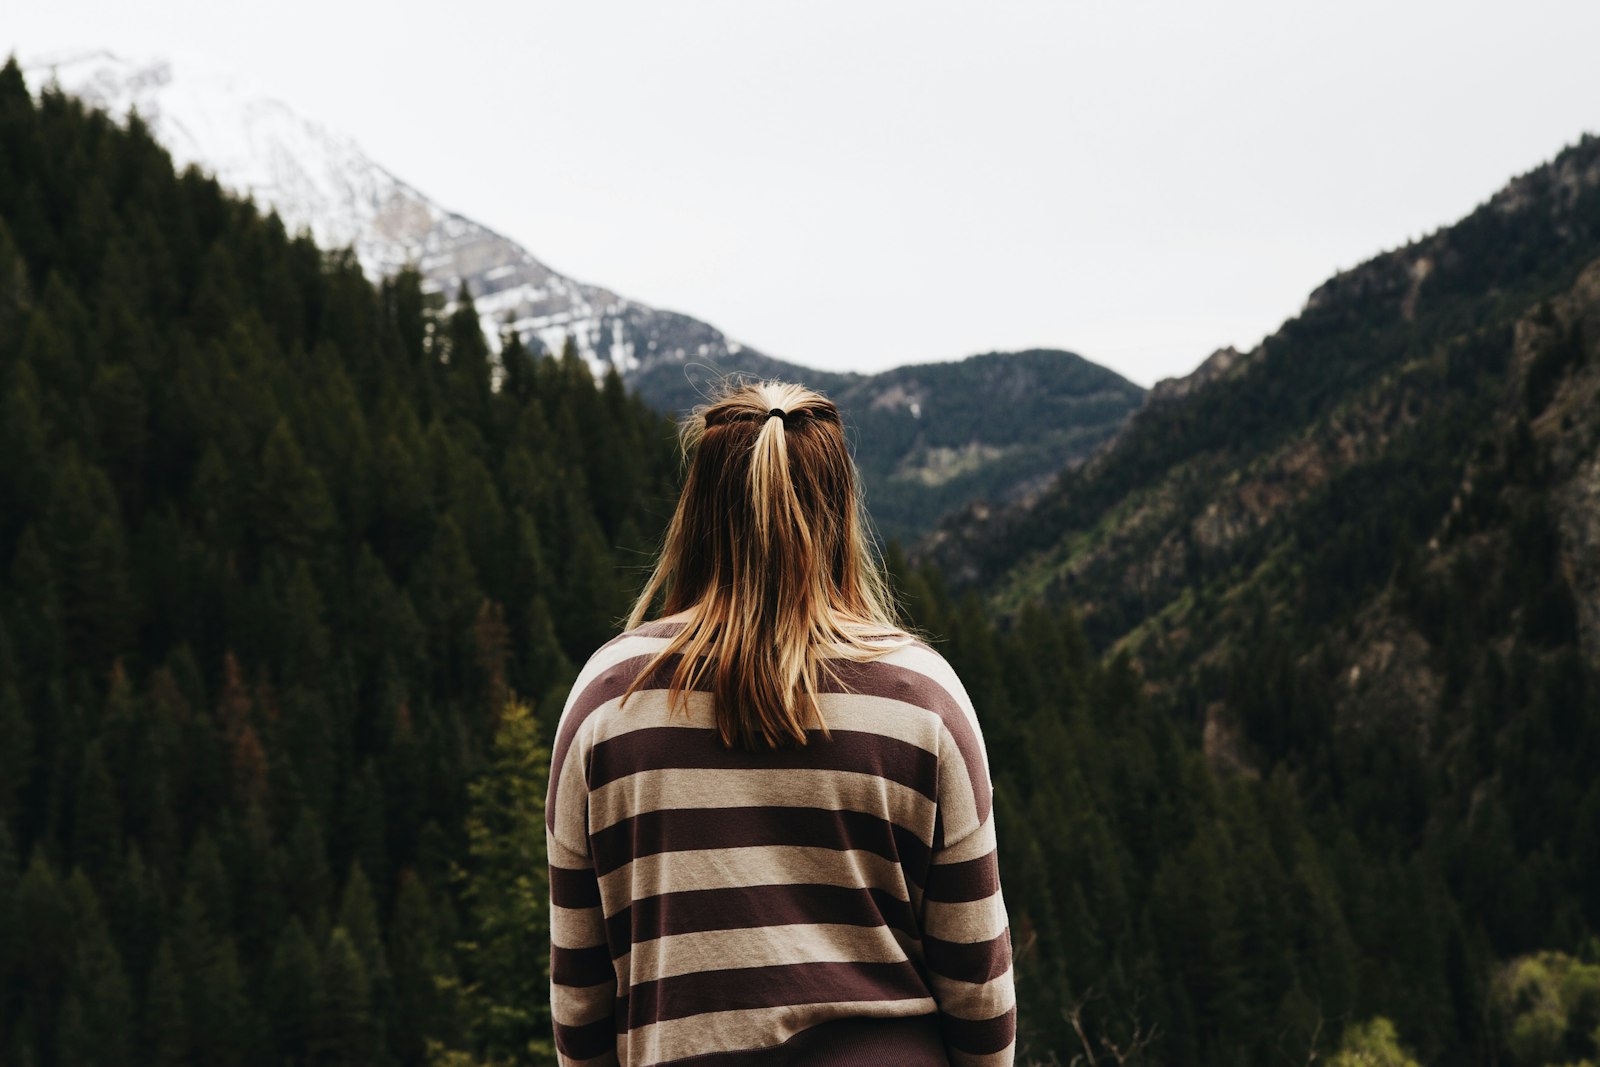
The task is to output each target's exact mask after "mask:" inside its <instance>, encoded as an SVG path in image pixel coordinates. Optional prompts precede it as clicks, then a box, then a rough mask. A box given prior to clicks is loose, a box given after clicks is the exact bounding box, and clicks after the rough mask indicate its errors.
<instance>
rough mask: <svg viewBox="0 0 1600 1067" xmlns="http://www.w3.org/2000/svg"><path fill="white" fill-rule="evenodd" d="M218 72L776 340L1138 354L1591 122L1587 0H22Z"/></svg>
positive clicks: (1482, 185) (881, 348)
mask: <svg viewBox="0 0 1600 1067" xmlns="http://www.w3.org/2000/svg"><path fill="white" fill-rule="evenodd" d="M6 6H7V8H8V10H7V12H6V15H5V18H4V20H3V21H0V49H3V50H4V51H7V52H9V51H12V50H15V51H17V52H18V53H19V54H21V55H23V56H24V57H26V56H27V55H29V54H31V53H35V52H39V51H44V50H50V49H55V48H61V47H73V46H103V47H106V48H109V49H111V50H113V51H119V52H124V53H127V54H129V55H130V56H132V57H134V58H143V57H146V56H153V55H166V56H168V57H170V58H172V59H174V60H175V61H178V62H184V61H190V62H195V63H199V64H203V66H204V67H205V68H207V69H210V70H224V71H233V72H236V73H237V74H239V75H240V76H242V77H243V78H244V79H246V80H247V81H249V82H250V83H253V84H255V85H256V86H258V87H260V88H262V89H263V90H265V91H266V92H267V93H269V94H270V95H274V96H277V97H279V98H280V99H282V100H284V101H285V102H287V103H289V104H290V105H291V106H293V107H294V108H295V109H296V110H298V111H300V112H302V113H303V114H305V115H306V116H307V117H309V118H313V119H317V120H319V121H322V122H324V123H325V124H327V125H329V126H332V127H335V128H338V129H341V130H343V131H345V132H348V133H349V134H351V135H353V136H354V137H355V139H356V140H357V141H358V142H359V143H360V144H361V145H362V147H363V148H364V149H365V150H366V151H367V153H368V154H369V155H370V156H371V157H372V158H374V159H375V160H377V161H378V162H379V163H381V164H383V165H385V166H386V167H388V168H389V169H390V170H391V171H393V172H394V173H395V174H396V175H398V176H399V177H400V178H402V179H403V180H405V181H407V182H409V183H411V184H412V185H414V186H416V187H417V188H419V189H420V190H422V191H423V192H424V193H425V194H427V195H429V196H430V197H432V198H433V199H435V200H436V201H438V202H439V203H440V204H442V205H443V206H445V207H447V208H450V209H452V210H455V211H459V212H461V213H462V214H465V215H468V216H470V217H472V218H474V219H477V220H478V221H480V222H483V223H484V224H486V225H488V226H490V227H492V228H494V229H497V230H499V231H501V232H503V233H505V234H507V235H509V236H511V237H514V238H516V239H517V240H519V241H521V242H522V243H523V244H524V245H526V246H527V247H528V249H529V250H530V251H532V252H533V253H534V254H535V255H536V256H538V257H540V258H541V259H543V260H544V261H545V262H546V263H548V264H549V265H550V266H552V267H554V268H555V269H557V270H559V271H561V272H563V273H566V274H568V275H571V276H572V277H575V278H578V279H580V280H583V281H588V282H594V283H598V284H602V285H605V286H608V287H609V288H612V289H614V290H616V291H618V292H621V293H623V294H625V295H627V296H630V297H634V298H636V299H639V300H642V301H644V302H645V303H648V304H653V305H655V306H658V307H665V308H671V309H673V310H678V311H683V312H687V313H688V314H691V315H694V316H696V317H697V318H701V319H704V320H706V321H708V322H711V323H712V324H714V325H716V326H718V327H720V328H721V329H723V330H724V331H725V332H727V333H728V334H729V335H731V336H732V337H734V338H736V339H738V340H740V341H743V342H745V343H747V344H750V345H753V346H755V347H757V348H760V349H761V350H763V351H765V352H767V353H768V354H770V355H774V356H778V357H780V358H784V359H789V360H793V361H795V362H799V363H803V364H808V365H811V366H817V367H827V368H837V369H857V370H874V369H879V368H883V367H888V366H892V365H895V364H901V363H911V362H925V361H929V360H938V359H954V358H959V357H961V356H965V355H970V354H972V353H976V352H986V351H993V350H1008V349H1017V348H1027V347H1035V346H1043V347H1057V348H1068V349H1071V350H1073V351H1076V352H1079V353H1080V354H1082V355H1084V356H1086V357H1088V358H1090V359H1092V360H1095V361H1096V362H1099V363H1103V364H1105V365H1107V366H1110V367H1113V368H1115V369H1116V370H1118V371H1120V372H1121V373H1123V374H1125V375H1127V376H1128V377H1129V378H1132V379H1133V380H1134V381H1137V382H1139V383H1141V384H1144V385H1148V384H1150V383H1152V382H1154V381H1155V380H1157V379H1159V378H1162V377H1166V376H1168V375H1174V374H1183V373H1187V372H1188V371H1189V370H1191V369H1193V367H1194V366H1195V365H1196V364H1197V363H1199V362H1200V361H1201V360H1202V359H1204V358H1205V357H1206V356H1207V355H1208V354H1209V353H1210V352H1211V351H1212V350H1214V349H1216V348H1218V347H1221V346H1223V345H1227V344H1233V345H1237V346H1240V347H1242V348H1243V347H1249V346H1251V345H1254V344H1255V343H1256V342H1257V341H1259V340H1260V339H1261V338H1262V336H1263V335H1265V334H1267V333H1270V332H1271V331H1272V330H1273V329H1275V328H1276V327H1277V325H1278V324H1279V323H1280V322H1282V320H1283V319H1284V318H1286V317H1288V316H1289V315H1292V314H1294V313H1295V312H1296V311H1297V310H1298V309H1299V307H1300V306H1301V304H1302V302H1303V301H1304V299H1305V297H1306V295H1307V294H1308V293H1309V292H1310V291H1311V289H1312V288H1314V287H1315V286H1316V285H1317V284H1318V283H1319V282H1321V281H1322V280H1323V279H1325V278H1326V277H1327V276H1328V275H1330V274H1332V273H1333V272H1334V271H1336V270H1339V269H1341V268H1347V267H1350V266H1353V265H1355V264H1356V263H1359V262H1360V261H1362V260H1363V259H1366V258H1368V257H1369V256H1371V255H1373V254H1375V253H1377V252H1379V251H1382V250H1384V249H1386V248H1392V247H1394V246H1396V245H1398V244H1401V243H1404V242H1405V241H1406V240H1408V239H1410V238H1412V237H1416V236H1420V235H1422V234H1423V233H1426V232H1428V231H1429V230H1432V229H1433V228H1435V227H1437V226H1439V225H1441V224H1444V223H1447V222H1450V221H1452V220H1454V219H1455V218H1458V217H1459V216H1461V215H1463V214H1465V213H1466V212H1468V211H1470V210H1471V209H1472V208H1473V207H1474V206H1475V205H1477V204H1478V203H1480V202H1481V201H1482V200H1484V199H1485V198H1487V197H1488V196H1489V195H1490V194H1491V193H1492V192H1493V191H1494V190H1495V189H1497V188H1498V187H1499V186H1500V185H1502V184H1503V183H1504V182H1505V181H1506V179H1508V178H1510V177H1511V176H1512V175H1514V174H1518V173H1521V172H1523V171H1525V170H1527V169H1529V168H1531V167H1533V166H1535V165H1537V164H1538V163H1540V162H1541V161H1543V160H1545V159H1547V158H1549V157H1551V156H1553V155H1554V154H1555V153H1556V152H1557V151H1559V150H1560V149H1561V147H1562V146H1563V145H1566V144H1568V143H1571V142H1573V141H1575V140H1577V138H1578V137H1579V135H1580V134H1582V133H1584V132H1585V131H1589V132H1600V58H1597V55H1596V51H1595V45H1596V42H1597V41H1600V3H1594V2H1588V0H1586V2H1577V0H1563V2H1550V0H1533V2H1522V3H1518V4H1514V5H1513V4H1507V3H1499V4H1488V3H1476V2H1470V0H1469V2H1462V0H1451V2H1444V3H1441V2H1427V3H1406V2H1403V0H1383V2H1370V0H1340V2H1338V3H1318V4H1310V3H1302V2H1296V0H1270V2H1260V3H1255V2H1233V3H1226V4H1215V3H1214V4H1205V3H1194V2H1185V3H1159V4H1158V3H1139V2H1129V0H1123V2H1119V3H1070V2H1055V3H1022V2H1010V0H990V2H987V3H976V2H974V3H965V4H954V3H943V2H936V0H915V2H894V3H888V2H871V0H852V2H846V3H833V2H826V0H804V2H788V0H715V2H713V0H696V2H682V3H680V2H672V0H647V2H626V3H624V2H612V0H587V2H581V3H580V2H572V0H569V2H566V3H562V4H547V3H542V2H523V3H471V2H465V0H458V2H456V3H454V4H448V5H447V4H441V3H437V2H435V3H429V4H419V3H412V2H405V0H388V2H385V3H381V4H379V3H366V2H353V0H317V2H310V0H275V2H274V3H271V4H247V3H217V2H216V0H169V2H163V3H138V2H130V0H70V2H62V3H22V2H20V0H19V2H15V3H8V4H7V5H6Z"/></svg>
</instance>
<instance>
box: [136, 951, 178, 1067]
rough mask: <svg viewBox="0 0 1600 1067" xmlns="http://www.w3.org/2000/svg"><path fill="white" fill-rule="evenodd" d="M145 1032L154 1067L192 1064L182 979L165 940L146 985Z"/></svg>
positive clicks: (144, 1038)
mask: <svg viewBox="0 0 1600 1067" xmlns="http://www.w3.org/2000/svg"><path fill="white" fill-rule="evenodd" d="M142 1032H143V1035H144V1036H143V1047H144V1048H145V1049H146V1050H147V1051H148V1054H149V1056H150V1060H149V1062H150V1063H151V1064H152V1067H180V1065H182V1064H186V1063H188V1062H189V1050H190V1046H189V1028H188V1020H187V1017H186V1016H185V1014H184V984H183V976H182V975H181V974H180V973H179V971H178V960H177V956H176V955H175V954H174V953H173V951H172V942H171V941H170V940H168V939H167V938H165V937H163V938H162V939H161V943H160V944H159V945H157V946H156V953H155V960H154V962H153V964H152V965H151V968H150V978H149V980H148V982H146V984H145V1000H144V1018H143V1028H142Z"/></svg>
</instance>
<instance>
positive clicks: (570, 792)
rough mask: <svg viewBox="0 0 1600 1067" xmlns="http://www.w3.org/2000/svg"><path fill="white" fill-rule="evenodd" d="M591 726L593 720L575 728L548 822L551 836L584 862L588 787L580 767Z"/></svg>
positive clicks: (555, 789)
mask: <svg viewBox="0 0 1600 1067" xmlns="http://www.w3.org/2000/svg"><path fill="white" fill-rule="evenodd" d="M593 722H594V720H593V719H590V720H589V721H588V722H585V723H584V724H583V725H582V726H580V727H579V728H578V736H577V737H575V738H574V739H573V741H572V747H571V748H570V749H568V750H567V758H566V761H565V762H564V763H562V764H561V770H560V772H559V773H560V777H559V779H558V780H557V782H556V787H555V788H554V789H553V790H552V791H551V792H552V793H553V794H554V796H555V801H556V809H555V812H554V815H553V817H552V818H551V824H552V827H553V829H552V830H551V833H550V836H552V837H554V838H555V839H556V841H557V843H559V844H560V845H561V847H562V848H564V849H566V850H567V851H568V852H571V853H573V854H574V855H578V856H582V857H584V858H585V859H587V858H588V856H589V838H588V835H587V832H586V825H587V822H588V807H589V786H588V783H586V782H585V781H584V779H583V775H584V766H583V765H584V764H585V763H587V762H588V759H587V757H588V751H589V745H588V740H587V735H588V733H589V731H590V729H591V726H592V724H593Z"/></svg>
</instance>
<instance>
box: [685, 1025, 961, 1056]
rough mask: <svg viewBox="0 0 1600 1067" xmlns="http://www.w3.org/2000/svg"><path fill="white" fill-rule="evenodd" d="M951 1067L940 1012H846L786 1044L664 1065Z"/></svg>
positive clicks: (715, 1053)
mask: <svg viewBox="0 0 1600 1067" xmlns="http://www.w3.org/2000/svg"><path fill="white" fill-rule="evenodd" d="M758 1064H760V1065H770V1067H779V1065H780V1064H781V1065H783V1067H818V1065H820V1064H828V1065H830V1067H950V1058H949V1056H947V1055H946V1053H945V1047H944V1038H943V1037H942V1036H941V1035H940V1033H939V1017H938V1016H937V1015H911V1016H892V1015H889V1016H871V1015H847V1016H844V1017H842V1018H838V1019H830V1020H829V1021H827V1022H825V1023H818V1024H817V1025H816V1026H810V1027H807V1028H806V1029H804V1030H801V1031H800V1032H799V1033H797V1034H795V1035H794V1036H793V1037H791V1038H790V1039H789V1040H787V1041H785V1042H784V1043H783V1044H781V1045H768V1046H766V1047H765V1048H745V1049H733V1050H731V1051H728V1052H708V1053H705V1054H704V1055H700V1056H686V1057H684V1058H683V1059H678V1060H670V1061H667V1062H666V1063H663V1064H661V1065H660V1067H734V1065H738V1067H755V1065H758Z"/></svg>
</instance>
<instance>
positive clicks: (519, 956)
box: [432, 701, 555, 1067]
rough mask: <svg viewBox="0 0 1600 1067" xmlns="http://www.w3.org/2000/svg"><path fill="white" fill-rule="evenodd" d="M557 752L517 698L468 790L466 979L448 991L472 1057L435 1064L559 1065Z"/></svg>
mask: <svg viewBox="0 0 1600 1067" xmlns="http://www.w3.org/2000/svg"><path fill="white" fill-rule="evenodd" d="M549 772H550V753H549V751H548V750H547V749H546V748H545V747H544V746H543V745H542V744H541V743H540V741H539V724H538V720H537V719H536V718H535V717H534V714H533V709H532V708H530V707H529V706H528V705H527V704H524V703H521V702H516V701H513V702H511V703H509V704H507V705H506V706H505V708H504V710H503V711H502V712H501V715H500V724H499V727H498V729H497V730H496V731H495V737H494V746H493V749H492V751H491V755H490V760H489V763H488V765H487V767H486V768H485V769H484V771H483V773H482V775H481V776H480V777H479V778H478V779H477V780H476V781H474V782H473V783H472V784H470V785H469V786H468V787H467V794H468V797H469V798H470V807H469V810H468V814H467V820H466V830H467V862H466V864H465V865H464V866H460V867H457V868H455V870H454V874H453V878H454V880H455V881H456V882H457V884H458V885H459V887H460V893H459V896H460V898H461V900H462V902H463V904H464V906H465V911H466V914H465V919H466V929H465V933H466V937H465V938H464V939H463V940H461V941H460V942H458V947H459V948H460V966H461V971H462V973H461V976H460V977H459V978H454V977H451V978H447V979H444V980H443V982H442V984H441V988H442V989H444V991H445V992H446V993H447V994H453V995H454V996H455V997H456V998H458V999H459V1001H460V1002H461V1005H462V1008H461V1011H460V1015H459V1017H460V1018H461V1019H462V1020H463V1027H462V1039H463V1043H464V1044H465V1045H466V1046H467V1048H468V1049H469V1050H470V1053H471V1058H470V1059H463V1054H462V1053H460V1052H455V1051H449V1050H446V1049H444V1048H442V1047H437V1048H434V1049H433V1051H432V1057H433V1058H432V1062H433V1063H434V1064H435V1065H436V1067H437V1065H446V1064H448V1065H457V1064H466V1063H481V1064H486V1065H490V1064H502V1063H504V1064H514V1063H553V1062H554V1061H555V1047H554V1045H553V1044H552V1042H551V1039H550V1035H551V1023H550V1007H549V1003H548V1000H547V997H548V995H549V982H550V979H549V973H548V969H547V968H542V967H537V966H530V962H531V961H534V960H539V959H543V958H545V957H546V956H548V948H549V937H550V908H549V901H550V886H549V875H548V871H547V866H546V864H547V861H546V858H545V838H544V798H545V791H546V789H547V788H548V782H549Z"/></svg>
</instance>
